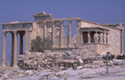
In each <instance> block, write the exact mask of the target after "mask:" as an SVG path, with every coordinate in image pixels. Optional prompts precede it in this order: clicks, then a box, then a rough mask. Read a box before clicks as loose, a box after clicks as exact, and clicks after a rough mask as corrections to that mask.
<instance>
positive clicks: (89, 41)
mask: <svg viewBox="0 0 125 80" xmlns="http://www.w3.org/2000/svg"><path fill="white" fill-rule="evenodd" d="M87 36H88V43H91V37H90V32H88V34H87Z"/></svg>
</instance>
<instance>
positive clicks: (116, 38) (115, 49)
mask: <svg viewBox="0 0 125 80" xmlns="http://www.w3.org/2000/svg"><path fill="white" fill-rule="evenodd" d="M120 36H121V35H120V30H118V29H112V28H109V35H108V44H109V48H108V51H109V52H111V53H112V54H116V55H117V54H120V43H121V39H120V38H121V37H120Z"/></svg>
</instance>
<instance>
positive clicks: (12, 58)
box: [11, 32, 14, 66]
mask: <svg viewBox="0 0 125 80" xmlns="http://www.w3.org/2000/svg"><path fill="white" fill-rule="evenodd" d="M11 35H12V40H11V66H13V61H14V33H13V32H12V33H11Z"/></svg>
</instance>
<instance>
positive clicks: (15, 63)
mask: <svg viewBox="0 0 125 80" xmlns="http://www.w3.org/2000/svg"><path fill="white" fill-rule="evenodd" d="M17 47H18V46H17V31H14V56H13V57H14V61H13V67H14V68H18V66H17Z"/></svg>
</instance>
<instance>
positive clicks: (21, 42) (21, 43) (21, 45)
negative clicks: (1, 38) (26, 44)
mask: <svg viewBox="0 0 125 80" xmlns="http://www.w3.org/2000/svg"><path fill="white" fill-rule="evenodd" d="M22 54H23V34H21V33H20V55H22Z"/></svg>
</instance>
